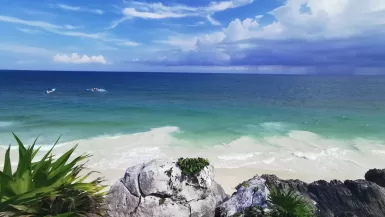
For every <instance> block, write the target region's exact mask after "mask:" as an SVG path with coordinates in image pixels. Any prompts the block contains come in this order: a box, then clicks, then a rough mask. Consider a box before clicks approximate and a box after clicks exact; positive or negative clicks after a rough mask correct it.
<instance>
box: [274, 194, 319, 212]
mask: <svg viewBox="0 0 385 217" xmlns="http://www.w3.org/2000/svg"><path fill="white" fill-rule="evenodd" d="M269 190H270V195H269V198H268V202H269V203H271V204H272V212H271V214H270V216H271V217H313V216H314V213H313V209H312V207H311V206H310V204H308V202H307V201H305V200H304V199H303V198H302V197H301V196H300V195H298V194H296V193H295V192H294V191H293V190H289V191H283V190H278V189H276V188H271V189H269Z"/></svg>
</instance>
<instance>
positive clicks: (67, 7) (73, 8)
mask: <svg viewBox="0 0 385 217" xmlns="http://www.w3.org/2000/svg"><path fill="white" fill-rule="evenodd" d="M56 6H57V7H58V8H60V9H62V10H66V11H79V12H90V13H94V14H99V15H102V14H103V13H104V11H102V10H100V9H90V8H82V7H79V6H72V5H65V4H57V5H56Z"/></svg>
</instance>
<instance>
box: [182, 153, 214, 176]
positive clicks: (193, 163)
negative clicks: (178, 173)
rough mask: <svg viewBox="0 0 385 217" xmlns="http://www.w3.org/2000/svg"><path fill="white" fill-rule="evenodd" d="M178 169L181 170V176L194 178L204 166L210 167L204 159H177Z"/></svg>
mask: <svg viewBox="0 0 385 217" xmlns="http://www.w3.org/2000/svg"><path fill="white" fill-rule="evenodd" d="M177 165H178V167H179V168H180V169H181V170H182V174H183V175H187V176H196V175H198V174H199V173H200V172H201V171H202V170H203V169H204V168H205V167H206V166H208V165H210V162H209V161H208V160H207V159H204V158H200V157H198V158H179V159H178V163H177Z"/></svg>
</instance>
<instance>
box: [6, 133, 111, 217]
mask: <svg viewBox="0 0 385 217" xmlns="http://www.w3.org/2000/svg"><path fill="white" fill-rule="evenodd" d="M14 137H15V139H16V141H17V144H18V152H19V158H18V164H17V167H16V169H15V171H13V170H12V166H11V159H10V151H11V150H10V147H8V149H7V150H6V152H5V158H4V166H3V169H2V170H1V168H0V216H31V217H35V216H36V217H37V216H39V217H40V216H60V217H62V216H63V217H65V216H86V215H99V216H102V215H104V208H103V207H104V199H105V191H104V189H105V187H106V186H104V185H102V181H103V180H102V179H101V178H95V179H92V180H90V181H87V179H89V177H90V175H91V174H92V173H93V172H90V173H87V174H86V175H80V174H81V173H82V172H83V170H84V169H85V167H84V166H85V164H84V163H82V162H83V161H84V160H86V159H87V158H89V157H90V156H89V155H80V156H77V157H74V156H73V155H74V151H75V149H76V147H77V146H75V147H73V148H71V149H70V150H68V151H67V152H65V153H64V154H62V155H60V156H54V155H53V154H52V150H53V148H54V147H55V145H56V144H57V143H58V141H59V139H58V140H57V141H56V143H55V144H54V145H53V147H52V148H51V149H50V150H49V151H48V152H47V153H45V155H42V157H41V158H40V159H39V160H36V156H37V154H38V152H39V150H40V148H36V146H35V145H36V141H37V139H36V140H35V142H34V143H33V144H32V145H31V146H29V147H26V146H25V145H24V144H23V143H22V142H21V141H20V139H19V138H18V137H17V136H16V135H15V134H14ZM70 159H71V160H70Z"/></svg>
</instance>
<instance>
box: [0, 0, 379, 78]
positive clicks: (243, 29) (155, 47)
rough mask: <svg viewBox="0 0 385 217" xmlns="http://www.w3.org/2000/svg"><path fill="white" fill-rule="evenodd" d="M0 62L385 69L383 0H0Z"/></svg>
mask: <svg viewBox="0 0 385 217" xmlns="http://www.w3.org/2000/svg"><path fill="white" fill-rule="evenodd" d="M0 4H2V6H1V7H0V29H1V34H0V68H1V69H42V70H114V71H181V72H182V71H209V72H216V71H229V72H238V71H248V72H260V73H300V74H302V73H334V72H335V73H356V74H378V73H385V1H384V0H365V1H364V0H217V1H211V0H194V1H191V0H189V1H188V0H169V1H164V0H163V1H162V0H153V1H143V0H137V1H132V0H108V1H107V0H92V1H75V0H39V1H38V0H0Z"/></svg>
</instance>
